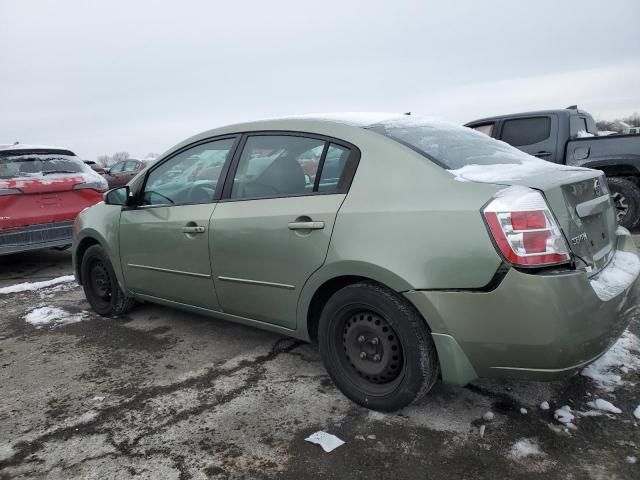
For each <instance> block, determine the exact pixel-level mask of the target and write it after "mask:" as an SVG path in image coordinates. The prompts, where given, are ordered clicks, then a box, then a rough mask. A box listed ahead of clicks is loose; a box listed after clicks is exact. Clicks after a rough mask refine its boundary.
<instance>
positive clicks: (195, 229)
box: [182, 226, 206, 233]
mask: <svg viewBox="0 0 640 480" xmlns="http://www.w3.org/2000/svg"><path fill="white" fill-rule="evenodd" d="M182 231H183V232H184V233H204V232H205V231H206V228H205V227H199V226H195V227H193V226H191V227H182Z"/></svg>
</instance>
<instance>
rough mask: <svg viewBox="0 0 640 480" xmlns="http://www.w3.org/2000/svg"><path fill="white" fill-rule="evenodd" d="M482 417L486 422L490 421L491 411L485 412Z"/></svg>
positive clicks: (491, 417) (491, 418)
mask: <svg viewBox="0 0 640 480" xmlns="http://www.w3.org/2000/svg"><path fill="white" fill-rule="evenodd" d="M482 419H483V420H484V421H486V422H490V421H491V420H493V412H485V414H484V415H482Z"/></svg>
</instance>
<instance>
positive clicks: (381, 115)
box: [268, 112, 405, 127]
mask: <svg viewBox="0 0 640 480" xmlns="http://www.w3.org/2000/svg"><path fill="white" fill-rule="evenodd" d="M404 116H405V115H403V114H402V113H389V112H335V113H310V114H305V115H291V116H287V117H280V118H270V119H268V120H319V121H325V122H327V121H328V122H336V123H345V124H348V125H352V126H355V127H366V126H369V125H374V124H376V123H380V122H382V121H384V120H391V119H397V118H402V117H404Z"/></svg>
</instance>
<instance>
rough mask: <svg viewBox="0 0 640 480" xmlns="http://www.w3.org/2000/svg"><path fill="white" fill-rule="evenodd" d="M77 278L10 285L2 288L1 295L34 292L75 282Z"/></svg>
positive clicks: (67, 277)
mask: <svg viewBox="0 0 640 480" xmlns="http://www.w3.org/2000/svg"><path fill="white" fill-rule="evenodd" d="M74 280H75V278H74V277H73V275H65V276H63V277H58V278H53V279H51V280H44V281H42V282H24V283H18V284H16V285H9V286H8V287H3V288H0V295H1V294H8V293H20V292H33V291H35V290H39V289H41V288H45V287H50V286H52V285H58V284H60V283H66V282H73V281H74Z"/></svg>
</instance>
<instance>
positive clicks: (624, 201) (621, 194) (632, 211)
mask: <svg viewBox="0 0 640 480" xmlns="http://www.w3.org/2000/svg"><path fill="white" fill-rule="evenodd" d="M607 183H608V184H609V190H610V192H611V199H612V200H613V204H614V206H615V208H616V216H617V218H618V223H619V224H620V225H622V226H623V227H625V228H628V229H629V230H631V229H633V228H635V227H636V226H637V225H638V221H639V220H640V188H638V186H637V185H636V184H635V183H633V182H632V181H631V180H628V179H626V178H621V177H609V178H607Z"/></svg>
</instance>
